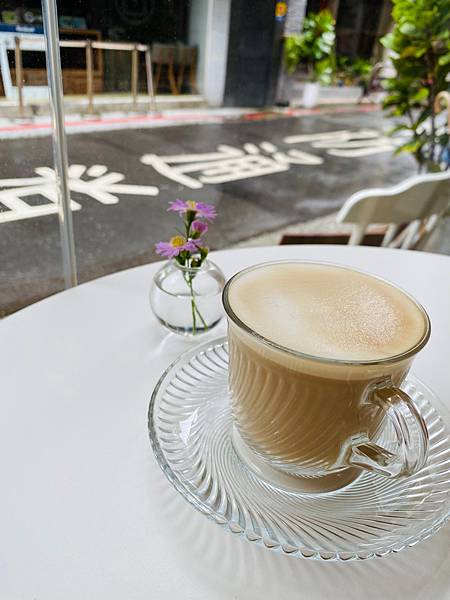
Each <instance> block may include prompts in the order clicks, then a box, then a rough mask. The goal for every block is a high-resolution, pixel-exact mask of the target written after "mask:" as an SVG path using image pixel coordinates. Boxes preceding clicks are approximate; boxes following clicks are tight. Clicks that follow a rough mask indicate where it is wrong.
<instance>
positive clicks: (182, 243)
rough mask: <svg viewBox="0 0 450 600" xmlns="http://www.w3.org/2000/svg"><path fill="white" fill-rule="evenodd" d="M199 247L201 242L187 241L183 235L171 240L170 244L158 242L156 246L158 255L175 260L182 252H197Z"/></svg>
mask: <svg viewBox="0 0 450 600" xmlns="http://www.w3.org/2000/svg"><path fill="white" fill-rule="evenodd" d="M197 244H198V245H201V241H200V240H195V242H194V241H193V240H187V239H186V238H185V237H183V236H182V235H176V236H175V237H173V238H171V239H170V242H158V243H157V244H155V250H156V253H157V254H159V255H161V256H165V257H166V258H175V257H176V256H178V255H179V254H180V253H181V252H184V251H185V250H187V251H188V252H197V251H198V247H197Z"/></svg>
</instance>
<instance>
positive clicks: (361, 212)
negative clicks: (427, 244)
mask: <svg viewBox="0 0 450 600" xmlns="http://www.w3.org/2000/svg"><path fill="white" fill-rule="evenodd" d="M449 204H450V171H444V172H442V173H427V174H425V175H416V176H415V177H411V178H410V179H407V180H406V181H404V182H402V183H400V184H399V185H396V186H394V187H391V188H384V189H383V188H379V189H378V188H375V189H368V190H361V191H360V192H357V193H356V194H353V195H352V196H351V197H350V198H349V199H348V200H347V202H346V203H345V204H344V206H343V207H342V208H341V210H340V211H339V213H338V215H337V221H338V222H339V223H352V224H353V232H352V235H351V237H350V241H349V244H360V243H361V240H362V239H363V237H364V233H365V231H366V228H367V227H368V225H370V224H372V223H377V224H387V225H388V228H387V231H386V234H385V236H384V239H383V242H382V246H399V247H401V248H412V247H417V246H418V244H419V243H420V244H422V245H423V243H424V241H425V239H426V238H428V237H429V235H430V233H431V231H432V230H433V229H434V228H435V227H436V225H437V223H438V222H439V219H440V218H441V217H442V215H443V214H444V213H445V211H446V210H447V208H448V206H449ZM404 224H408V227H406V229H404V230H403V231H402V234H401V236H400V237H399V238H396V233H397V231H398V229H399V225H404Z"/></svg>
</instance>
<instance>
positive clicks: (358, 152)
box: [283, 129, 396, 158]
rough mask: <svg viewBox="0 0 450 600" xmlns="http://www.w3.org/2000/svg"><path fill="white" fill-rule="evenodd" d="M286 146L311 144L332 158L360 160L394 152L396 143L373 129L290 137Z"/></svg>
mask: <svg viewBox="0 0 450 600" xmlns="http://www.w3.org/2000/svg"><path fill="white" fill-rule="evenodd" d="M283 141H284V142H285V143H286V144H303V143H309V144H311V146H312V147H313V148H317V149H320V148H322V149H326V151H327V154H330V155H331V156H340V157H343V158H359V157H361V156H370V155H372V154H380V153H382V152H392V150H395V148H396V142H395V140H393V139H392V138H387V137H385V136H382V135H380V134H379V132H378V131H375V130H373V129H360V130H359V131H347V130H346V129H344V130H340V131H327V132H324V133H311V134H304V135H288V136H287V137H285V138H284V140H283Z"/></svg>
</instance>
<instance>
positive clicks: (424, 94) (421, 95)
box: [411, 87, 430, 102]
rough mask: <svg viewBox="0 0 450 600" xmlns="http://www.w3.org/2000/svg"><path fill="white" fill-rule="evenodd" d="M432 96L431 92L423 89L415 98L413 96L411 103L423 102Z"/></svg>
mask: <svg viewBox="0 0 450 600" xmlns="http://www.w3.org/2000/svg"><path fill="white" fill-rule="evenodd" d="M429 95H430V91H429V89H428V88H425V87H423V88H421V89H420V90H419V91H418V92H416V93H415V94H414V95H413V96H411V102H422V101H423V100H426V99H427V98H428V96H429Z"/></svg>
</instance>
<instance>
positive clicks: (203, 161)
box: [141, 142, 323, 190]
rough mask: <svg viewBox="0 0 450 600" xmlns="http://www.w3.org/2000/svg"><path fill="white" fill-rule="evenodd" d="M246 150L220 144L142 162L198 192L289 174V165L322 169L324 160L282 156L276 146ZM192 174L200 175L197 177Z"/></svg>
mask: <svg viewBox="0 0 450 600" xmlns="http://www.w3.org/2000/svg"><path fill="white" fill-rule="evenodd" d="M242 148H243V149H242V150H241V149H239V148H234V147H233V146H227V145H225V144H220V145H219V146H217V151H216V152H210V153H204V154H176V155H172V156H159V155H158V154H144V156H142V157H141V162H142V163H144V165H149V166H152V167H153V168H154V169H155V170H156V171H157V172H158V173H159V174H160V175H163V176H164V177H167V178H168V179H171V180H172V181H176V182H177V183H180V184H181V185H184V186H186V187H189V188H191V189H193V190H198V189H200V188H202V187H203V184H205V183H209V184H218V183H228V182H230V181H238V180H241V179H248V178H251V177H261V176H262V175H270V174H272V173H280V172H283V171H288V170H289V168H290V165H320V164H322V163H323V159H322V158H320V157H319V156H314V155H313V154H309V153H307V152H302V151H300V150H289V151H288V152H280V151H279V150H278V148H277V147H276V146H274V144H272V143H270V142H262V143H261V144H259V145H256V144H251V143H247V144H244V145H243V147H242ZM191 173H192V174H193V173H198V175H197V177H193V176H191Z"/></svg>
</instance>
